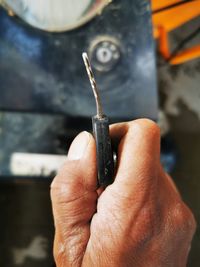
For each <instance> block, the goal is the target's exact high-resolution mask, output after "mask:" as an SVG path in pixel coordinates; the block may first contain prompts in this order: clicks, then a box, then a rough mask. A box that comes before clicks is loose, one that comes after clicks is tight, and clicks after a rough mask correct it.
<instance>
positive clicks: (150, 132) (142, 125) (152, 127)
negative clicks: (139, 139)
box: [129, 119, 160, 140]
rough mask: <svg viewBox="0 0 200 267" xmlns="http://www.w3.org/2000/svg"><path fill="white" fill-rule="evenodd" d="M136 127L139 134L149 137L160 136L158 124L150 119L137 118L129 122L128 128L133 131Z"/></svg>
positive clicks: (156, 137)
mask: <svg viewBox="0 0 200 267" xmlns="http://www.w3.org/2000/svg"><path fill="white" fill-rule="evenodd" d="M136 129H137V130H138V131H140V132H141V134H143V135H145V136H148V137H149V138H150V139H153V140H155V139H158V138H160V128H159V126H158V125H157V124H156V123H155V122H154V121H152V120H150V119H138V120H135V121H132V122H130V123H129V130H130V131H133V132H135V131H136Z"/></svg>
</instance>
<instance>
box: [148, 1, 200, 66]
mask: <svg viewBox="0 0 200 267" xmlns="http://www.w3.org/2000/svg"><path fill="white" fill-rule="evenodd" d="M157 2H160V5H161V4H163V5H165V4H167V2H170V3H172V0H171V1H170V0H159V1H158V0H153V1H152V6H153V7H154V8H155V7H156V6H158V3H157ZM177 2H178V1H177ZM197 16H200V0H195V1H190V2H187V3H183V4H181V5H178V6H175V7H172V8H169V9H167V10H163V11H160V12H157V13H155V14H153V18H152V20H153V26H154V29H153V33H154V37H155V38H158V44H159V51H160V53H161V55H162V56H163V57H164V58H165V59H169V58H170V49H169V44H168V32H170V31H172V30H174V29H176V28H177V27H179V26H181V25H183V24H185V23H186V22H188V21H190V20H191V19H193V18H195V17H197ZM198 47H199V46H197V47H194V48H190V49H187V50H185V51H183V52H181V53H180V54H179V55H177V56H175V57H174V58H173V60H171V61H170V63H171V64H180V63H182V62H185V61H187V60H190V59H194V58H196V57H198V56H199V52H198ZM193 49H194V50H193ZM184 52H185V53H184ZM177 57H178V58H177Z"/></svg>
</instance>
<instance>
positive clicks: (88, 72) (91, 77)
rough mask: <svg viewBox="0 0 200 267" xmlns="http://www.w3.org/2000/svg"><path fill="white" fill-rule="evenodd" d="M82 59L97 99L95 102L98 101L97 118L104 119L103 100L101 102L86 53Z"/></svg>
mask: <svg viewBox="0 0 200 267" xmlns="http://www.w3.org/2000/svg"><path fill="white" fill-rule="evenodd" d="M82 57H83V61H84V63H85V67H86V70H87V74H88V77H89V80H90V83H91V86H92V90H93V93H94V97H95V101H96V107H97V117H98V118H102V117H103V110H102V105H101V100H100V96H99V92H98V88H97V84H96V81H95V78H94V74H93V71H92V67H91V64H90V61H89V58H88V55H87V53H85V52H84V53H83V54H82Z"/></svg>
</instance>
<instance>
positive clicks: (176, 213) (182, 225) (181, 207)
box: [173, 202, 196, 232]
mask: <svg viewBox="0 0 200 267" xmlns="http://www.w3.org/2000/svg"><path fill="white" fill-rule="evenodd" d="M173 222H174V226H175V228H176V229H177V230H180V231H183V230H184V231H187V232H188V231H191V232H194V231H195V229H196V221H195V218H194V215H193V214H192V212H191V211H190V209H189V208H188V207H187V206H186V205H185V204H184V203H183V202H179V203H177V204H176V205H175V207H174V209H173Z"/></svg>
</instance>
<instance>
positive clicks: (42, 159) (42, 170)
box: [10, 153, 66, 176]
mask: <svg viewBox="0 0 200 267" xmlns="http://www.w3.org/2000/svg"><path fill="white" fill-rule="evenodd" d="M65 160H66V156H65V155H49V154H31V153H13V154H12V156H11V161H10V169H11V172H12V174H13V175H22V176H25V175H28V176H49V175H51V174H52V173H57V171H58V169H59V168H60V167H61V166H62V165H63V164H64V162H65Z"/></svg>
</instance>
